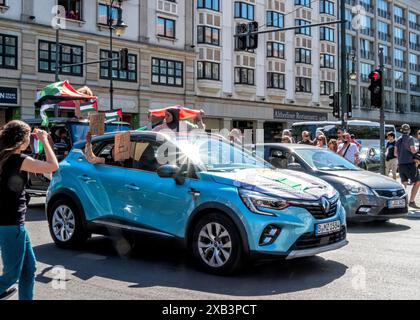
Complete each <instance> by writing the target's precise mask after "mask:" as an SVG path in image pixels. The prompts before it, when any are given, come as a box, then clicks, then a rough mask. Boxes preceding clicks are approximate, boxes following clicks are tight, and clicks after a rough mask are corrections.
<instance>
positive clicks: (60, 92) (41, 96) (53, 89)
mask: <svg viewBox="0 0 420 320" xmlns="http://www.w3.org/2000/svg"><path fill="white" fill-rule="evenodd" d="M68 100H83V101H85V102H92V101H96V100H97V97H95V96H89V95H87V94H83V93H80V92H77V91H76V89H74V88H73V87H72V86H71V85H70V83H69V82H68V81H67V80H65V81H62V82H55V83H51V84H49V85H48V86H46V87H44V88H43V89H42V90H41V91H40V92H39V93H38V101H37V102H35V106H36V107H41V106H42V105H45V104H48V105H52V104H58V103H60V102H63V101H68Z"/></svg>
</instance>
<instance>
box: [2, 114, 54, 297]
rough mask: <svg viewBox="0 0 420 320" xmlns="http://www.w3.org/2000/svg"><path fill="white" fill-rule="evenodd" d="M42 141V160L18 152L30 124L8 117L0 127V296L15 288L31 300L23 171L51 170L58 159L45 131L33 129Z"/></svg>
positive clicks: (25, 145) (23, 147) (26, 141)
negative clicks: (5, 122) (43, 152)
mask: <svg viewBox="0 0 420 320" xmlns="http://www.w3.org/2000/svg"><path fill="white" fill-rule="evenodd" d="M34 134H36V136H37V139H38V140H40V141H41V142H42V144H43V145H44V151H45V156H46V161H40V160H35V159H33V158H31V157H29V156H27V155H25V154H23V153H22V152H23V151H25V150H26V149H27V148H28V146H29V143H30V135H31V128H30V127H29V125H27V124H26V123H24V122H22V121H17V120H14V121H11V122H9V123H7V124H6V125H5V126H3V127H2V128H1V129H0V207H1V211H0V250H1V259H2V262H3V274H2V275H1V276H0V300H4V299H8V298H10V297H11V296H12V295H13V294H15V293H16V292H17V289H16V288H15V287H13V285H14V284H15V283H16V282H17V281H19V299H20V300H32V299H33V288H34V284H35V271H36V266H35V263H36V261H35V255H34V252H33V249H32V246H31V241H30V239H29V235H28V232H27V230H26V227H25V215H26V211H27V208H26V195H25V186H26V180H27V172H33V173H51V172H54V171H56V170H57V169H58V161H57V158H56V157H55V154H54V152H53V150H52V148H51V146H50V144H49V143H48V134H47V133H46V132H45V131H43V130H38V129H35V131H34Z"/></svg>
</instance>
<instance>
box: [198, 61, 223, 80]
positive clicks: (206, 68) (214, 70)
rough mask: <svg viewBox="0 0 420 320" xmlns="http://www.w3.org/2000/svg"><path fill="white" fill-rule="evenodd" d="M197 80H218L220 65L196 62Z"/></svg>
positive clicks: (209, 62)
mask: <svg viewBox="0 0 420 320" xmlns="http://www.w3.org/2000/svg"><path fill="white" fill-rule="evenodd" d="M197 78H198V79H207V80H216V81H219V80H220V63H216V62H211V61H198V62H197Z"/></svg>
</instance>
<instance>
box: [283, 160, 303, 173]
mask: <svg viewBox="0 0 420 320" xmlns="http://www.w3.org/2000/svg"><path fill="white" fill-rule="evenodd" d="M287 169H289V170H295V171H303V167H302V165H301V164H300V163H296V162H293V163H289V164H288V165H287Z"/></svg>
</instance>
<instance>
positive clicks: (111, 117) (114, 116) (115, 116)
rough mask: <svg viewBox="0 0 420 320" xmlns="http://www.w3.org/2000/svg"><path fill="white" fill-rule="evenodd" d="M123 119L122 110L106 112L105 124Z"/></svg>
mask: <svg viewBox="0 0 420 320" xmlns="http://www.w3.org/2000/svg"><path fill="white" fill-rule="evenodd" d="M122 117H123V114H122V110H121V109H119V110H117V111H115V112H108V113H105V122H113V121H117V120H121V119H122Z"/></svg>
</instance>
